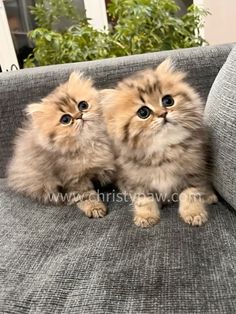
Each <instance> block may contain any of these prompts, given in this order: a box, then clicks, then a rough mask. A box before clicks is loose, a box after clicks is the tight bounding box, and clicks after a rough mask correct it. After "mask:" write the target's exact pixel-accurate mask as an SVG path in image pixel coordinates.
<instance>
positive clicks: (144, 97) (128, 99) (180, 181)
mask: <svg viewBox="0 0 236 314" xmlns="http://www.w3.org/2000/svg"><path fill="white" fill-rule="evenodd" d="M165 95H171V96H172V97H173V99H174V105H173V106H172V107H168V108H164V107H163V105H162V101H161V100H162V97H163V96H165ZM142 106H147V107H148V108H150V109H151V110H152V114H151V115H150V117H148V118H147V119H141V118H140V117H139V116H138V115H137V111H138V110H139V108H141V107H142ZM103 107H104V117H105V121H106V125H107V129H108V133H109V135H110V137H111V139H112V141H113V145H114V149H115V153H116V158H117V159H116V163H117V167H118V185H119V187H120V189H121V190H122V191H123V192H126V193H130V194H131V195H133V196H134V209H135V217H134V221H135V223H136V224H137V225H138V226H141V227H148V226H150V225H153V224H155V223H156V222H157V221H159V218H160V212H159V206H158V204H157V203H156V202H155V200H154V199H153V198H150V193H151V194H153V193H156V194H158V195H161V196H162V198H165V199H166V200H167V199H169V198H171V195H172V194H173V193H178V194H180V193H185V192H184V191H185V190H186V191H187V192H186V193H185V194H181V196H182V197H181V199H182V201H180V215H181V216H182V218H183V219H184V220H185V221H186V222H188V223H190V224H193V225H200V224H202V223H203V222H205V221H206V219H207V213H206V210H205V202H204V201H202V200H199V199H198V200H196V201H195V202H194V203H193V202H192V198H191V197H190V198H189V197H188V196H189V194H191V193H188V190H187V189H188V188H195V190H194V191H195V194H198V193H200V194H201V195H203V196H204V197H205V198H207V195H208V194H209V195H210V194H211V192H209V191H210V187H209V182H208V171H207V156H206V149H205V144H206V140H205V131H204V126H203V119H202V118H203V105H202V102H201V99H200V97H199V95H198V94H197V92H196V91H195V90H194V89H193V88H192V87H191V86H190V85H189V84H188V83H187V82H186V81H185V74H184V73H182V72H179V71H176V70H175V69H174V68H173V66H172V63H171V61H170V60H169V59H167V60H166V61H164V62H163V63H161V64H160V65H159V66H158V67H157V68H156V69H154V70H151V69H147V70H144V71H141V72H138V73H136V74H135V75H133V76H131V77H129V78H127V79H125V80H123V81H122V82H120V83H119V84H118V86H117V87H116V88H115V89H113V90H106V91H104V92H103ZM163 112H166V113H167V115H166V120H165V119H164V118H163V117H162V114H163ZM191 191H192V192H193V190H191ZM139 195H142V198H141V196H139ZM186 195H187V197H184V196H186ZM213 199H214V200H215V197H213ZM196 203H197V205H196ZM189 204H190V205H189ZM192 204H194V205H192ZM194 206H195V207H196V206H197V208H198V210H195V208H194V209H193V207H194ZM183 208H184V210H183ZM186 217H187V218H186ZM199 217H200V218H199Z"/></svg>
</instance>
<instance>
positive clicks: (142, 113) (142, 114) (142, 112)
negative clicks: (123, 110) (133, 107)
mask: <svg viewBox="0 0 236 314" xmlns="http://www.w3.org/2000/svg"><path fill="white" fill-rule="evenodd" d="M151 113H152V110H151V109H149V108H148V107H147V106H143V107H141V108H140V109H139V110H138V111H137V115H138V116H139V118H141V119H147V118H148V117H149V116H150V114H151Z"/></svg>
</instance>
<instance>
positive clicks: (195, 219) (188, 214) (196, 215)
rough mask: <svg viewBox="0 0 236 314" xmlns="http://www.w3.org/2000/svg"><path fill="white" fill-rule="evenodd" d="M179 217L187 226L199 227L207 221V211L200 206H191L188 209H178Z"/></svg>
mask: <svg viewBox="0 0 236 314" xmlns="http://www.w3.org/2000/svg"><path fill="white" fill-rule="evenodd" d="M179 212H180V216H181V217H182V219H183V220H184V221H185V222H186V223H187V224H189V225H192V226H201V225H202V224H204V223H205V222H206V221H207V216H208V215H207V211H206V210H205V208H204V206H203V205H202V204H191V206H189V207H188V208H180V211H179Z"/></svg>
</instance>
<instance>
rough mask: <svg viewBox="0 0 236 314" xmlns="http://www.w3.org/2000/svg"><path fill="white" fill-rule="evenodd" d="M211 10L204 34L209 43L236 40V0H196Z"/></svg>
mask: <svg viewBox="0 0 236 314" xmlns="http://www.w3.org/2000/svg"><path fill="white" fill-rule="evenodd" d="M194 3H196V4H199V5H203V7H204V8H206V9H208V10H209V11H210V12H211V15H209V16H207V17H206V20H205V27H204V30H203V35H204V37H205V39H206V40H207V41H208V42H209V44H212V45H214V44H223V43H229V42H236V0H195V1H194Z"/></svg>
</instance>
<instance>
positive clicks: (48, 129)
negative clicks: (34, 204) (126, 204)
mask: <svg viewBox="0 0 236 314" xmlns="http://www.w3.org/2000/svg"><path fill="white" fill-rule="evenodd" d="M98 98H99V93H98V91H97V90H96V89H95V88H94V87H93V82H92V81H91V80H90V79H87V78H84V77H83V75H82V74H79V73H72V74H71V75H70V78H69V81H68V82H66V83H65V84H63V85H61V86H59V87H58V88H56V89H55V90H54V91H53V92H52V93H51V94H50V95H49V96H47V97H46V98H44V99H43V100H42V101H41V102H39V103H36V104H31V105H29V106H28V107H27V108H26V112H27V114H28V119H27V121H26V123H25V126H24V127H23V128H22V129H20V130H19V132H18V135H17V137H16V140H15V150H14V155H13V158H12V160H11V162H10V164H9V167H8V182H9V185H10V187H11V188H12V189H13V190H15V191H17V192H19V193H22V194H24V195H26V196H29V197H31V198H32V199H36V200H38V201H40V202H45V203H48V202H54V203H58V202H61V201H67V202H68V203H77V205H78V207H79V208H81V210H82V211H83V212H84V213H85V214H86V215H87V216H89V217H103V216H104V215H105V214H106V207H105V205H104V204H103V203H102V202H101V200H100V199H99V197H98V195H97V193H96V192H95V190H94V188H93V184H92V181H91V180H92V179H98V180H100V181H101V182H102V183H106V182H109V181H110V180H111V178H112V177H113V174H114V160H113V153H112V151H111V147H110V142H109V140H108V136H107V133H106V130H105V126H104V122H103V119H102V114H101V106H100V105H99V103H98ZM62 193H63V195H62ZM59 196H60V197H59Z"/></svg>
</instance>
